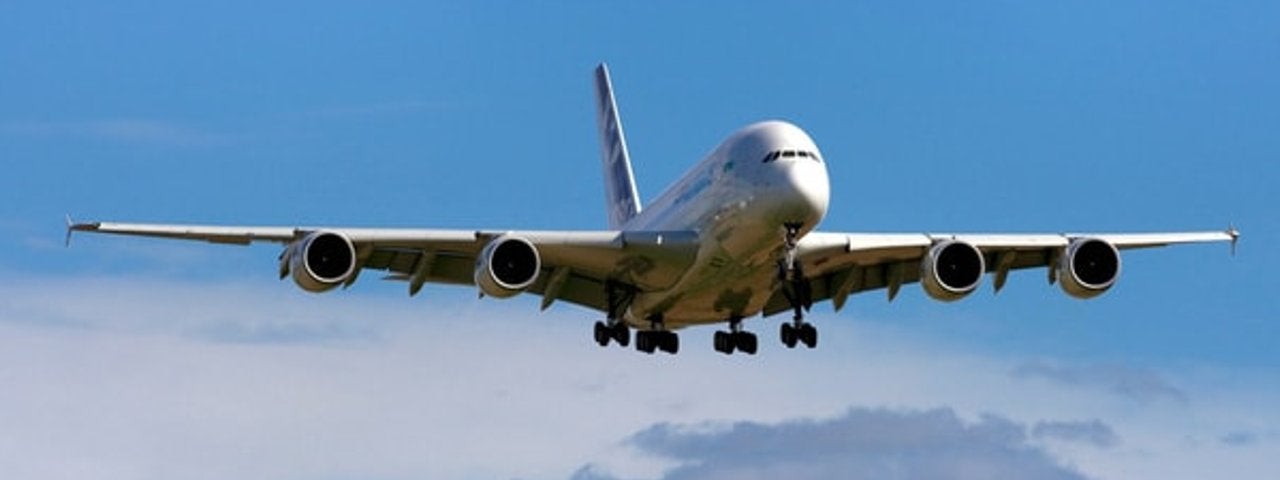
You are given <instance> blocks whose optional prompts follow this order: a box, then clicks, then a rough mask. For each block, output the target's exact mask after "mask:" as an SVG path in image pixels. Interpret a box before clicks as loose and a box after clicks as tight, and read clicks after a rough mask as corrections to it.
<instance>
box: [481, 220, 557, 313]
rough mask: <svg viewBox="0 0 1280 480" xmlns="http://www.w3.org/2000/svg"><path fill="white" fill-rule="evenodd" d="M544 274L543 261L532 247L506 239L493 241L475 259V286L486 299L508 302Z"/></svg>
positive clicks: (522, 241)
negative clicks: (539, 275)
mask: <svg viewBox="0 0 1280 480" xmlns="http://www.w3.org/2000/svg"><path fill="white" fill-rule="evenodd" d="M541 270H542V259H541V257H539V256H538V249H537V247H534V246H533V243H531V242H529V241H528V240H525V239H523V238H520V237H512V236H507V235H503V236H501V237H498V238H495V239H493V240H491V241H490V242H489V244H488V245H485V246H484V250H481V251H480V255H479V256H478V257H476V270H475V282H476V286H477V287H479V288H480V292H481V293H483V294H485V295H488V296H490V297H496V298H508V297H512V296H515V295H516V294H519V293H520V292H523V291H525V290H527V289H528V288H529V287H530V286H531V285H533V282H534V281H536V280H537V279H538V272H540V271H541Z"/></svg>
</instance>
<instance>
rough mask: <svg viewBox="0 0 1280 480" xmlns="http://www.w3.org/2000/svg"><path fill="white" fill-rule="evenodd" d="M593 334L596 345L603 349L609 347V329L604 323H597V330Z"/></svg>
mask: <svg viewBox="0 0 1280 480" xmlns="http://www.w3.org/2000/svg"><path fill="white" fill-rule="evenodd" d="M592 333H594V334H595V339H596V344H598V345H600V346H601V347H604V346H608V345H609V332H608V327H606V326H604V322H596V325H595V329H594V331H593V332H592Z"/></svg>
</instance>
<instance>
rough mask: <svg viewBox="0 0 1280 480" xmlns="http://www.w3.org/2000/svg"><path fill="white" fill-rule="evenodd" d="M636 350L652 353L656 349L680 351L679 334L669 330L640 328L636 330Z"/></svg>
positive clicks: (668, 351) (671, 352) (669, 351)
mask: <svg viewBox="0 0 1280 480" xmlns="http://www.w3.org/2000/svg"><path fill="white" fill-rule="evenodd" d="M636 350H639V351H641V352H644V353H653V352H654V351H656V350H662V351H664V352H667V353H670V354H675V353H677V352H679V351H680V336H679V335H676V332H673V331H670V330H661V329H659V328H655V329H653V330H641V331H639V332H636Z"/></svg>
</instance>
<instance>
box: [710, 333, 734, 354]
mask: <svg viewBox="0 0 1280 480" xmlns="http://www.w3.org/2000/svg"><path fill="white" fill-rule="evenodd" d="M711 343H713V344H714V346H715V349H716V351H717V352H720V353H723V354H725V355H732V354H733V343H732V342H731V341H730V334H729V332H725V331H723V330H716V334H715V338H714V339H713V341H712V342H711Z"/></svg>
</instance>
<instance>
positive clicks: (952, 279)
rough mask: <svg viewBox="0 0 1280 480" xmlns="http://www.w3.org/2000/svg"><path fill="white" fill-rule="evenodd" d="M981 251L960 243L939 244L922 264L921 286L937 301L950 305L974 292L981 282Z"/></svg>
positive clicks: (953, 241) (983, 264)
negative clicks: (951, 302)
mask: <svg viewBox="0 0 1280 480" xmlns="http://www.w3.org/2000/svg"><path fill="white" fill-rule="evenodd" d="M985 271H986V261H985V260H984V259H983V257H982V252H981V251H979V250H978V247H975V246H973V245H971V244H969V243H966V242H962V241H959V240H947V241H943V242H938V243H936V244H934V245H933V246H932V247H929V252H928V254H926V255H925V257H924V259H922V260H921V261H920V284H921V285H923V286H924V291H925V293H928V294H929V296H930V297H933V298H934V299H936V300H941V301H944V302H950V301H954V300H959V299H961V298H964V297H965V295H968V294H970V293H973V291H974V290H975V289H977V288H978V284H979V283H981V282H982V273H983V272H985Z"/></svg>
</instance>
